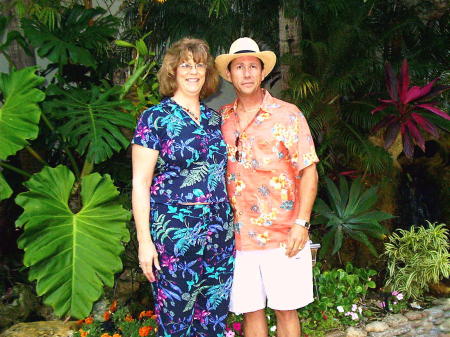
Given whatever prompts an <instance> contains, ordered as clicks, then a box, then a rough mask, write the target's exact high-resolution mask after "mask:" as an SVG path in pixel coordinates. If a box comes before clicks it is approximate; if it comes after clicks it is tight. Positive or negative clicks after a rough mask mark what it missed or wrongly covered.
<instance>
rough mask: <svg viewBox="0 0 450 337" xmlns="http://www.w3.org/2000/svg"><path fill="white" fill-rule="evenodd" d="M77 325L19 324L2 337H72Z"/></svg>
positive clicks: (45, 322)
mask: <svg viewBox="0 0 450 337" xmlns="http://www.w3.org/2000/svg"><path fill="white" fill-rule="evenodd" d="M75 324H76V323H75V322H67V323H66V322H62V321H40V322H31V323H19V324H16V325H14V326H12V327H10V328H9V329H8V330H6V331H4V332H3V333H2V334H1V335H0V337H38V336H39V337H70V336H72V333H73V331H74V329H75V328H76V326H75Z"/></svg>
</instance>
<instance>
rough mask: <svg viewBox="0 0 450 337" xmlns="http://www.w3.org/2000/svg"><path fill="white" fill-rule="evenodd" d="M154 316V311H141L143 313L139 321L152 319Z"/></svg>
mask: <svg viewBox="0 0 450 337" xmlns="http://www.w3.org/2000/svg"><path fill="white" fill-rule="evenodd" d="M152 315H153V311H151V310H148V311H141V313H140V314H139V319H141V318H143V317H152Z"/></svg>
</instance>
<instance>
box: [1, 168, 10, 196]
mask: <svg viewBox="0 0 450 337" xmlns="http://www.w3.org/2000/svg"><path fill="white" fill-rule="evenodd" d="M12 192H13V191H12V189H11V187H9V185H8V183H7V182H6V180H5V177H3V174H2V173H1V172H0V201H2V200H3V199H7V198H9V197H10V196H11V194H12Z"/></svg>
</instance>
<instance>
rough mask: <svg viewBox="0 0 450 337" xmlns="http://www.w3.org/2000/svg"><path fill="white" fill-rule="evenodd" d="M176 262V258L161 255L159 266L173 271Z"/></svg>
mask: <svg viewBox="0 0 450 337" xmlns="http://www.w3.org/2000/svg"><path fill="white" fill-rule="evenodd" d="M178 261H179V259H178V258H177V257H174V256H168V255H163V256H162V257H161V266H163V267H169V270H174V269H175V267H174V265H175V263H176V262H178Z"/></svg>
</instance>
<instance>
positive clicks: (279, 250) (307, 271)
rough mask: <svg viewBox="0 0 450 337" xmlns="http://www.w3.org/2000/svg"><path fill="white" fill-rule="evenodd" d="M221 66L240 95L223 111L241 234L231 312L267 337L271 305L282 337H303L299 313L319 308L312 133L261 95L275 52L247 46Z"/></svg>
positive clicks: (251, 336) (238, 45)
mask: <svg viewBox="0 0 450 337" xmlns="http://www.w3.org/2000/svg"><path fill="white" fill-rule="evenodd" d="M215 62H216V67H217V69H218V71H219V74H220V75H221V77H222V78H224V79H225V80H227V81H229V82H231V83H232V84H233V86H234V89H235V91H236V95H237V99H236V100H235V101H234V102H233V103H231V104H228V105H225V106H223V107H222V108H221V113H222V117H223V124H222V132H223V135H224V139H225V142H226V143H227V147H228V166H227V190H228V197H229V198H230V201H231V204H232V206H233V211H234V217H235V223H236V227H237V230H236V249H237V252H236V262H235V273H234V281H233V288H232V292H231V303H230V310H231V311H232V312H235V313H244V334H245V336H246V337H256V336H258V337H259V336H261V337H263V336H267V331H268V330H267V322H266V316H265V314H264V309H265V307H266V302H267V306H269V307H270V308H272V309H274V310H275V313H276V317H277V333H278V336H280V337H298V336H300V334H301V331H300V322H299V319H298V315H297V311H296V310H297V309H298V308H301V307H303V306H305V305H307V304H308V303H310V302H312V301H313V289H312V261H311V252H310V249H309V237H308V229H309V219H310V214H311V210H312V206H313V204H314V199H315V197H316V193H317V180H318V178H317V171H316V163H317V162H318V158H317V156H316V153H315V149H314V144H313V141H312V138H311V133H310V130H309V127H308V125H307V123H306V120H305V118H304V116H303V115H302V113H301V112H300V110H299V109H298V108H297V107H296V106H295V105H293V104H289V103H287V102H284V101H281V100H279V99H276V98H274V97H272V96H271V95H270V94H269V92H267V91H266V90H264V89H262V88H261V82H262V81H263V79H264V78H265V77H266V76H267V75H268V74H269V73H270V72H271V71H272V69H273V67H274V65H275V62H276V56H275V54H274V53H273V52H271V51H263V52H260V50H259V47H258V45H257V44H256V42H255V41H253V40H252V39H250V38H240V39H238V40H236V41H234V42H233V44H232V45H231V47H230V51H229V53H228V54H222V55H219V56H218V57H217V58H216V61H215Z"/></svg>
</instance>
